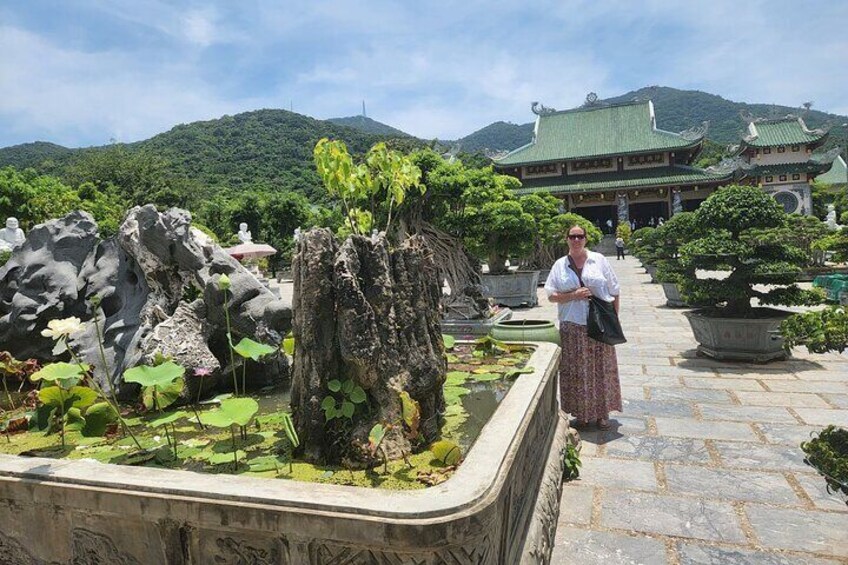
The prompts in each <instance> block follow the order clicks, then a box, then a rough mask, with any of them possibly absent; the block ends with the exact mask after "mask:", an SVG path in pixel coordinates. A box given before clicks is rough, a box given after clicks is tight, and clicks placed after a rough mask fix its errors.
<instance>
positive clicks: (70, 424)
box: [0, 338, 532, 489]
mask: <svg viewBox="0 0 848 565" xmlns="http://www.w3.org/2000/svg"><path fill="white" fill-rule="evenodd" d="M493 343H495V344H496V345H495V346H493ZM531 353H532V350H531V349H530V348H527V347H519V346H512V345H510V346H505V345H504V344H498V342H494V340H490V339H489V340H487V339H486V338H484V339H483V340H481V341H480V342H479V343H458V344H456V345H455V346H453V347H452V349H451V350H450V351H449V352H448V374H447V379H446V381H445V384H444V395H445V405H446V407H445V412H444V418H443V422H442V426H441V431H442V437H441V440H440V441H438V442H436V443H434V444H433V445H432V446H429V448H425V449H424V450H422V451H420V452H418V453H412V454H409V455H408V456H407V457H406V458H405V460H404V459H402V460H397V461H388V462H387V463H386V462H384V461H380V462H379V464H377V465H376V466H375V467H374V468H372V469H366V470H349V469H346V468H343V467H340V466H334V465H316V464H312V463H307V462H304V461H299V460H298V459H297V458H293V457H292V451H293V441H294V442H296V441H297V439H296V434H295V435H294V436H293V435H292V431H291V418H290V415H289V412H288V411H289V391H288V390H287V388H285V389H284V388H282V387H276V388H266V389H262V390H258V391H248V394H246V395H243V396H241V397H239V398H231V397H230V395H221V396H218V397H215V398H213V399H209V400H206V401H202V402H200V403H197V404H189V405H184V406H179V407H175V406H174V405H172V406H170V407H169V408H168V409H166V410H156V409H150V410H145V409H144V404H147V405H148V406H151V405H152V406H153V407H154V408H155V406H156V404H157V402H156V398H155V392H154V398H153V399H152V400H153V402H152V403H151V402H149V401H150V400H151V399H150V398H148V399H144V400H147V402H144V403H142V402H141V400H142V399H141V398H140V399H139V403H138V404H137V405H133V406H130V405H127V404H121V413H122V414H123V420H124V423H125V424H126V426H127V427H128V430H126V431H125V430H123V429H122V427H121V426H119V425H118V423H116V422H109V423H104V424H103V425H98V418H97V414H96V413H95V412H94V410H92V408H88V410H87V411H86V412H85V418H81V417H76V416H75V417H71V415H72V414H77V415H78V414H79V410H77V411H76V412H74V410H75V409H74V407H73V406H74V404H75V402H74V400H73V399H70V398H66V399H65V402H64V403H65V405H66V406H67V407H68V410H66V412H67V413H66V414H65V419H64V425H63V426H62V429H61V430H59V429H57V427H56V426H55V425H53V424H52V423H51V422H53V420H55V412H53V413H52V414H53V415H52V417H51V418H50V420H51V421H50V422H46V421H45V417H44V413H45V408H46V402H49V399H48V400H45V398H44V397H45V396H46V395H45V394H44V385H42V387H41V390H31V391H29V392H28V393H27V392H24V393H21V394H18V395H15V394H14V391H11V392H10V394H8V395H7V394H3V401H2V403H0V408H2V410H3V412H2V418H3V420H2V424H0V431H1V432H2V433H3V435H4V436H5V437H4V438H0V453H5V454H10V455H22V456H38V457H50V458H67V459H88V460H95V461H99V462H101V463H112V464H119V465H140V466H149V467H159V468H169V469H185V470H191V471H198V472H203V473H229V474H237V475H246V476H255V477H266V478H279V479H294V480H299V481H309V482H319V483H331V484H344V485H356V486H369V487H379V488H386V489H418V488H425V487H427V486H430V485H434V484H438V483H440V482H442V481H444V480H446V479H447V478H449V477H450V476H451V474H452V473H453V471H454V470H455V469H456V468H457V466H458V465H459V464H461V459H462V455H463V454H465V453H467V451H468V449H470V448H471V446H472V445H473V443H474V441H475V440H476V438H477V436H478V435H479V433H480V431H481V430H482V428H483V426H484V425H485V424H486V422H487V421H488V420H489V418H490V417H491V416H492V414H493V413H494V411H495V409H496V408H497V406H498V404H499V403H500V401H501V400H502V399H503V398H504V396H505V395H506V393H507V391H508V390H509V388H510V386H511V384H512V382H513V381H514V379H516V378H520V375H521V374H522V373H523V372H531V370H530V369H528V368H525V365H526V362H527V360H528V359H529V357H530V354H531ZM83 379H85V377H84V376H83ZM4 384H5V383H4ZM8 384H9V386H10V387H11V386H12V385H14V387H15V388H17V385H18V383H14V382H10V383H8ZM45 384H46V383H45ZM340 384H342V383H340ZM53 388H55V387H53ZM86 390H90V389H86ZM153 390H154V391H155V390H156V389H153ZM167 392H168V391H167V390H163V391H160V392H159V394H160V398H164V397H165V396H166V394H167ZM74 398H76V397H74ZM10 403H11V404H10ZM239 403H241V405H242V406H244V405H245V404H247V405H251V406H253V407H254V408H251V410H248V412H249V414H247V415H246V416H245V413H244V412H243V411H241V412H240V409H239ZM59 404H60V405H61V404H62V402H61V401H60V402H59ZM162 404H164V402H162ZM13 405H14V407H13ZM357 409H359V408H357ZM361 409H367V406H364V405H363V407H362V408H361ZM89 413H91V416H89ZM86 418H87V419H86ZM93 428H101V429H99V430H95V431H97V432H99V433H91V432H92V429H93ZM128 432H131V434H130V433H128ZM139 446H140V447H141V449H139Z"/></svg>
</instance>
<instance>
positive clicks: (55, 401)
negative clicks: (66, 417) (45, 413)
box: [38, 386, 76, 412]
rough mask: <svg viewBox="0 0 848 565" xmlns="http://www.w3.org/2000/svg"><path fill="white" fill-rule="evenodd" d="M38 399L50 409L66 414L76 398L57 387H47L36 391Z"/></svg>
mask: <svg viewBox="0 0 848 565" xmlns="http://www.w3.org/2000/svg"><path fill="white" fill-rule="evenodd" d="M38 399H39V400H40V401H41V403H42V404H44V405H45V406H49V407H50V408H51V409H52V408H61V409H62V412H67V411H68V410H69V409H70V408H71V406H73V405H74V400H75V399H76V397H75V396H73V395H71V394H69V393H68V391H66V390H63V389H62V388H60V387H58V386H49V387H46V388H43V389H41V390H39V391H38Z"/></svg>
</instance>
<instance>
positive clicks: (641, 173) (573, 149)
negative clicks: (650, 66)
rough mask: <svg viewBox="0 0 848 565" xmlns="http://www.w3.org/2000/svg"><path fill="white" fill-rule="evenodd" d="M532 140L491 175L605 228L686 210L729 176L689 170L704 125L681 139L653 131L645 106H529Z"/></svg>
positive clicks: (593, 100) (593, 101) (592, 100)
mask: <svg viewBox="0 0 848 565" xmlns="http://www.w3.org/2000/svg"><path fill="white" fill-rule="evenodd" d="M532 109H533V112H534V113H535V114H536V116H537V117H536V124H535V129H534V132H533V140H532V141H531V142H530V143H529V144H527V145H525V146H523V147H519V148H518V149H516V150H514V151H512V152H510V153H508V154H507V155H505V156H503V157H501V158H499V159H496V160H495V162H494V165H495V168H496V170H497V171H498V172H499V173H501V174H507V175H512V176H514V177H517V178H518V179H519V180H521V185H522V186H521V188H520V189H518V190H517V191H516V192H517V193H518V194H532V193H540V192H546V193H549V194H553V195H555V196H557V197H559V198H561V199H562V201H563V204H562V208H563V210H568V211H573V212H575V213H578V214H580V215H581V216H583V217H585V218H588V219H590V220H592V221H593V222H594V223H595V224H596V225H598V226H599V227H601V228H602V229H604V230H605V231H609V230H608V229H607V228H608V226H611V225H616V224H617V223H618V222H630V223H632V224H635V225H637V227H641V226H645V225H651V224H655V223H659V221H660V219H661V218H666V219H667V218H669V217H670V216H671V214H673V213H677V212H681V211H684V210H694V209H695V208H696V207H697V206H698V204H700V202H702V201H703V200H705V199H706V198H707V196H709V195H710V193H712V191H713V190H715V189H716V188H717V187H718V186H720V185H722V184H727V183H728V182H729V181H731V180H732V178H733V176H734V171H732V170H728V171H719V172H711V171H706V170H704V169H700V168H698V167H694V166H692V163H693V161H694V160H695V158H696V157H697V156H698V153H699V152H700V151H701V148H702V146H703V143H704V136H705V135H706V129H707V124H706V123H705V124H704V125H703V126H702V127H700V128H693V129H691V130H687V131H684V132H681V133H672V132H668V131H663V130H661V129H658V128H657V125H656V117H655V114H654V105H653V103H652V102H651V101H639V102H629V103H624V104H611V105H601V104H600V103H599V102H598V101H597V96H594V95H593V94H590V95H589V97H587V101H586V104H585V105H584V106H583V107H581V108H577V109H574V110H566V111H556V110H553V109H551V108H546V107H544V106H541V105H540V104H538V103H534V104H533V107H532Z"/></svg>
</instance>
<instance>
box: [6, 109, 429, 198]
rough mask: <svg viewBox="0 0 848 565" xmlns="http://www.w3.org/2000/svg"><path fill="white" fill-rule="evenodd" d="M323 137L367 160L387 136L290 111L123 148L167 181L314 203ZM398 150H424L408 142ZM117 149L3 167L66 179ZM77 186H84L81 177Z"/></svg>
mask: <svg viewBox="0 0 848 565" xmlns="http://www.w3.org/2000/svg"><path fill="white" fill-rule="evenodd" d="M322 137H332V138H335V139H341V140H344V141H345V142H346V143H347V145H348V147H349V148H350V150H351V152H353V153H364V152H365V151H367V150H368V148H370V147H371V146H372V145H373V144H374V143H376V142H377V141H381V140H385V139H387V138H386V136H382V135H376V134H369V133H365V132H362V131H359V130H357V129H353V128H349V127H345V126H342V125H337V124H333V123H330V122H328V121H323V120H315V119H313V118H309V117H307V116H303V115H300V114H295V113H292V112H288V111H286V110H258V111H255V112H245V113H243V114H237V115H235V116H224V117H222V118H219V119H217V120H208V121H203V122H194V123H191V124H183V125H179V126H176V127H174V128H173V129H171V130H170V131H167V132H165V133H162V134H159V135H157V136H154V137H152V138H150V139H147V140H145V141H140V142H137V143H131V144H118V146H120V147H122V148H123V149H124V150H125V151H126V152H127V153H130V154H134V153H138V154H144V155H148V156H150V157H155V158H156V160H157V161H159V162H164V163H166V165H167V168H168V169H169V174H170V175H172V176H175V177H184V178H185V179H187V180H190V181H191V182H193V183H198V184H199V185H202V186H204V187H205V188H207V189H212V192H214V191H215V190H214V189H216V188H226V189H239V188H240V187H247V186H256V187H263V188H268V189H271V188H273V189H286V190H294V191H296V192H300V193H303V194H305V195H307V196H310V197H311V196H314V195H315V192H316V190H317V189H318V187H320V181H319V179H318V175H317V174H316V172H315V168H314V166H313V164H312V148H313V147H314V146H315V143H316V142H317V141H318V140H319V139H321V138H322ZM405 139H406V141H398V142H397V143H395V144H394V145H398V146H402V147H406V148H412V147H417V146H419V145H420V144H419V143H418V142H417V140H415V139H414V138H405ZM114 147H115V146H103V147H94V148H87V149H75V150H71V149H66V148H63V147H60V146H58V145H53V144H46V143H31V144H26V145H18V146H15V147H8V148H5V149H0V167H2V166H6V165H12V166H14V167H16V168H18V169H23V168H27V167H33V168H35V169H36V170H38V171H39V172H42V173H50V174H54V175H57V176H59V177H61V178H65V177H67V176H68V175H69V174H70V173H71V171H73V170H74V169H75V168H76V164H77V163H79V162H80V161H85V160H90V159H91V158H92V155H94V154H98V153H105V152H107V151H108V150H109V149H110V148H114ZM75 176H76V177H78V178H75V179H74V180H81V181H84V180H85V179H84V178H82V177H80V176H79V175H75Z"/></svg>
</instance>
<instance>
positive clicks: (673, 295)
mask: <svg viewBox="0 0 848 565" xmlns="http://www.w3.org/2000/svg"><path fill="white" fill-rule="evenodd" d="M660 284H662V288H663V292H664V293H665V304H666V306H668V307H669V308H688V307H689V305H688V304H686V302H685V301H684V300H683V298H682V297H681V296H680V289H679V288H678V286H677V285H676V284H675V283H668V282H664V283H660Z"/></svg>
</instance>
